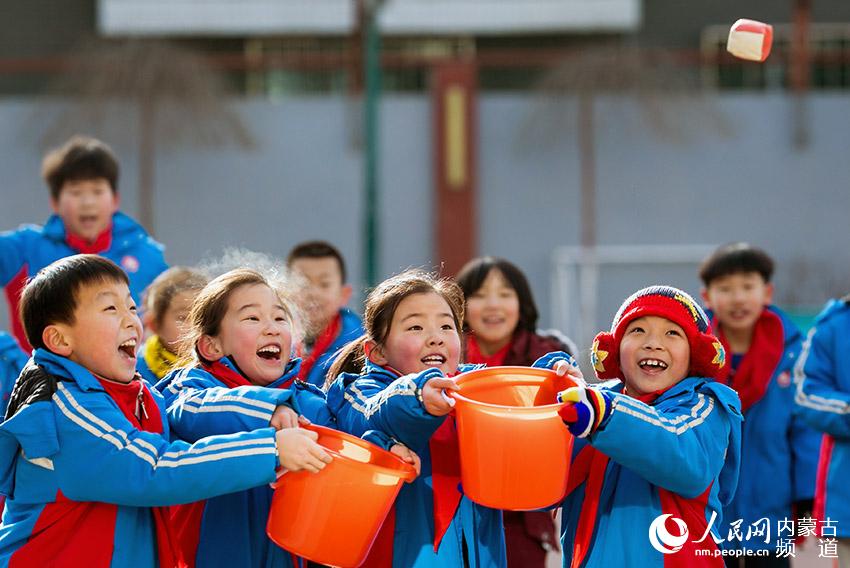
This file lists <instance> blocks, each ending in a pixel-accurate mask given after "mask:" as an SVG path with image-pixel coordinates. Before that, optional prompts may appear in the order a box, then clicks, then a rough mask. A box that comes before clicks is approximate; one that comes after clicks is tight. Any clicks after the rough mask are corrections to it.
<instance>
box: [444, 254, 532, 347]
mask: <svg viewBox="0 0 850 568" xmlns="http://www.w3.org/2000/svg"><path fill="white" fill-rule="evenodd" d="M494 268H495V269H496V270H498V271H499V272H501V273H502V276H504V277H505V280H507V281H508V284H509V285H510V287H511V288H513V289H514V292H516V295H517V299H518V300H519V321H518V322H517V328H519V329H524V330H527V331H530V332H532V333H535V332H536V331H537V319H538V318H539V317H540V314H539V313H538V311H537V304H535V303H534V296H533V295H532V294H531V286H529V285H528V280H527V279H526V277H525V274H523V273H522V270H520V269H519V268H518V267H517V266H516V265H515V264H513V263H512V262H509V261H507V260H505V259H504V258H496V257H492V256H480V257H478V258H473V259H472V260H470V261H469V262H467V263H466V264H464V265H463V268H461V269H460V272H458V274H457V278H456V280H457V283H458V284H459V285H460V287H461V289H462V290H463V295H464V296H465V297H466V298H467V300H468V299H469V297H470V296H472V294H474V293H475V292H477V291H478V289H479V288H481V285H482V284H484V280H485V279H486V278H487V275H488V274H490V271H491V270H493V269H494Z"/></svg>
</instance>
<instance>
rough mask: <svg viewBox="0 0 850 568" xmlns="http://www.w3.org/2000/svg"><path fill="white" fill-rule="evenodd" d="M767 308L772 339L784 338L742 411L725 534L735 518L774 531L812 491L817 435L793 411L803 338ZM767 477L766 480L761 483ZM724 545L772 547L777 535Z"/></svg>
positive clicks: (725, 512) (780, 314)
mask: <svg viewBox="0 0 850 568" xmlns="http://www.w3.org/2000/svg"><path fill="white" fill-rule="evenodd" d="M766 309H767V310H769V311H770V312H771V313H772V314H774V315H776V316H777V317H778V318H779V321H780V322H781V329H782V337H777V338H776V340H777V341H782V342H783V350H782V355H781V358H780V359H779V361H778V364H777V365H776V367H775V368H774V369H773V371H772V373H771V374H770V378H769V382H768V383H767V387H766V389H765V390H764V394H763V395H762V397H761V398H760V399H759V400H758V401H757V402H754V403H753V404H752V405H751V406H750V407H749V408H748V409H744V412H743V416H744V423H743V426H742V429H741V473H740V475H739V476H738V489H737V491H736V492H735V497H734V498H733V499H732V502H731V503H729V505H727V506H726V507H725V508H724V509H723V520H724V529H723V530H722V531H721V536H723V537H724V538H726V536H727V535H728V534H729V529H730V528H731V527H730V523H733V522H736V521H738V520H739V519H740V520H743V523H742V526H743V527H748V526H749V525H751V524H752V523H754V522H756V521H758V520H759V519H763V518H767V519H768V520H769V523H770V526H771V527H773V528H774V529H775V528H776V527H777V526H778V522H779V521H780V520H784V519H793V518H794V517H793V516H794V514H795V511H793V505H794V503H796V502H799V501H806V500H811V499H812V498H813V497H814V494H815V473H816V471H817V461H818V450H819V448H820V438H821V436H820V434H819V433H818V432H816V431H815V430H814V429H812V428H811V427H810V426H809V425H808V424H806V423H805V422H804V421H803V420H802V419H801V418H800V417H799V416H798V415H797V413H796V409H795V405H794V394H795V390H796V389H795V388H794V385H793V381H792V373H793V370H794V364H795V363H796V362H797V357H798V356H799V354H800V348H801V346H802V342H803V337H802V334H801V333H800V330H799V329H798V328H797V326H796V325H794V323H793V322H792V321H791V320H790V319H788V317H787V316H786V315H785V314H784V313H783V312H782V311H781V310H779V309H778V308H776V307H774V306H769V307H768V308H766ZM709 317H711V312H709ZM766 479H769V480H770V483H765V480H766ZM799 513H803V511H799ZM724 546H725V547H726V548H745V549H762V550H764V549H768V550H772V551H775V550H776V547H777V538H776V534H775V533H774V534H773V535H772V537H771V539H770V540H769V542H765V541H764V539H756V538H751V539H743V540H728V539H727V541H726V544H725V545H724Z"/></svg>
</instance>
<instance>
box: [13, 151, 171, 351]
mask: <svg viewBox="0 0 850 568" xmlns="http://www.w3.org/2000/svg"><path fill="white" fill-rule="evenodd" d="M42 176H43V177H44V181H45V183H46V184H47V186H48V187H49V188H50V207H51V208H52V209H53V215H52V216H51V217H50V218H49V219H48V220H47V223H45V225H44V226H43V227H40V226H37V225H24V226H22V227H20V228H19V229H17V230H15V231H9V232H5V233H2V234H0V286H3V287H4V288H5V291H6V298H7V301H8V303H9V307H10V309H9V313H10V314H12V315H11V316H10V318H11V330H10V331H11V332H12V334H13V335H15V337H16V339H17V340H18V343H20V344H21V346H22V347H23V348H24V349H25V350H26V351H29V349H30V345H29V343H28V341H27V338H26V334H25V333H24V330H23V326H22V325H21V322H20V319H19V318H18V317H17V314H18V309H17V306H18V301H19V298H20V292H21V290H22V288H23V285H24V283H25V282H26V280H27V278H32V277H33V276H35V274H36V273H38V271H39V270H41V269H42V268H44V267H45V266H47V265H48V264H50V263H51V262H53V261H55V260H58V259H60V258H63V257H66V256H71V255H74V254H78V253H91V254H99V255H101V256H103V257H106V258H108V259H110V260H112V261H113V262H115V263H116V264H118V265H119V266H120V267H121V268H122V269H123V270H124V272H126V273H127V276H128V277H129V282H130V292H131V293H132V295H133V298H134V299H135V300H136V301H137V302H138V301H139V299H140V296H141V293H142V291H143V290H144V289H145V288H146V287H147V286H148V284H150V283H151V281H153V279H154V278H156V276H157V275H158V274H159V273H160V272H162V271H163V270H165V269H166V268H167V265H166V264H165V260H164V258H163V253H162V251H163V246H162V245H161V244H159V243H158V242H156V241H154V240H153V239H152V238H151V237H150V236H148V234H147V233H146V232H145V230H144V228H142V226H141V225H139V224H138V223H136V222H135V221H134V220H133V219H131V218H130V217H128V216H126V215H124V214H123V213H121V212H120V211H118V206H119V203H120V199H119V196H118V177H119V168H118V161H117V160H116V158H115V155H114V154H113V153H112V150H111V149H110V148H109V147H108V146H107V145H106V144H104V143H103V142H100V141H99V140H95V139H94V138H87V137H84V136H75V137H73V138H71V139H70V140H69V141H68V142H67V143H65V145H64V146H62V147H61V148H57V149H55V150H53V151H51V152H49V153H48V154H47V155H46V156H45V157H44V162H43V164H42Z"/></svg>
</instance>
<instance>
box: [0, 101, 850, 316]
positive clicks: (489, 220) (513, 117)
mask: <svg viewBox="0 0 850 568" xmlns="http://www.w3.org/2000/svg"><path fill="white" fill-rule="evenodd" d="M713 104H715V105H716V109H719V110H720V111H721V112H720V115H721V116H723V117H725V120H726V121H727V122H728V123H729V124H730V125H731V126H732V131H731V133H730V134H729V135H727V136H726V137H722V136H720V135H718V134H717V131H716V129H715V128H713V126H712V124H713V121H712V120H711V119H705V118H701V119H698V118H697V117H698V116H701V112H702V111H701V107H698V106H696V107H695V106H684V107H682V106H675V105H673V104H672V102H671V104H670V105H664V108H665V109H666V110H667V111H670V113H669V116H672V117H674V119H675V120H674V122H675V124H677V125H678V126H677V130H678V132H679V133H680V135H681V136H680V138H679V139H669V138H665V137H663V136H660V135H659V133H658V132H657V130H656V129H654V128H653V127H652V126H651V123H650V122H648V121H647V119H646V117H645V115H644V113H642V111H641V109H640V108H639V107H638V106H637V104H636V103H635V102H634V101H631V100H627V99H620V98H602V99H600V100H599V101H597V104H596V107H595V108H596V112H595V121H596V148H597V182H598V211H599V216H598V234H599V242H600V244H603V245H616V244H655V245H663V244H693V243H696V244H714V243H722V242H727V241H731V240H738V239H746V240H750V241H752V242H755V243H758V244H760V245H762V246H764V247H765V248H767V249H768V250H769V251H770V252H771V253H773V254H774V255H775V256H776V258H777V260H778V262H779V270H778V274H777V286H778V299H779V301H780V302H783V303H785V304H793V305H805V306H812V305H817V304H819V303H820V302H822V301H823V300H825V299H826V298H827V297H828V296H830V295H834V294H838V293H841V292H842V291H843V290H845V289H846V288H850V262H848V260H850V258H848V257H850V252H848V247H847V243H848V242H850V223H848V222H847V214H848V211H850V192H848V191H847V188H848V186H850V160H848V143H847V141H848V138H847V132H850V97H849V96H847V95H832V94H816V95H813V96H811V97H810V99H809V101H808V121H809V122H808V124H809V127H810V133H811V143H810V145H809V147H807V148H805V149H802V150H800V149H797V148H795V147H794V145H793V144H792V135H791V122H790V117H791V113H792V106H791V101H790V99H789V98H787V97H785V96H784V95H779V94H777V95H768V96H757V95H724V96H722V97H720V98H718V99H715V100H714V103H713ZM235 106H236V110H237V111H238V113H239V115H240V116H241V117H242V118H243V120H244V121H245V122H246V124H247V125H248V126H249V127H250V129H251V131H252V132H253V134H254V137H255V139H256V147H255V148H254V149H252V150H243V149H238V148H235V147H233V146H226V147H219V148H202V147H197V146H193V145H190V144H187V143H178V142H173V141H169V140H160V146H159V149H158V152H157V156H156V159H157V163H156V166H157V170H156V174H157V175H156V182H157V191H156V236H157V238H159V239H160V240H162V241H163V242H165V243H166V244H167V245H168V249H167V258H168V260H169V262H171V263H195V262H198V261H199V260H200V259H201V258H202V257H204V256H208V255H215V254H217V253H219V252H220V251H221V250H222V248H223V247H225V246H243V247H247V248H250V249H254V250H260V251H264V252H268V253H271V254H274V255H278V256H282V255H283V254H285V252H286V251H287V250H288V248H289V247H290V246H291V245H292V244H294V243H295V242H297V241H299V240H303V239H307V238H319V237H321V238H327V239H328V240H330V241H332V242H335V243H336V244H337V245H339V247H340V248H341V249H342V251H343V252H344V254H345V255H346V257H347V258H348V260H349V264H350V266H351V273H352V280H353V281H354V282H360V279H361V273H362V271H361V259H362V244H361V241H360V237H361V215H362V204H361V193H360V186H361V158H360V155H359V150H358V149H357V147H356V145H355V144H353V142H352V140H353V138H355V137H356V131H357V129H356V128H355V126H354V125H355V124H356V113H355V112H354V111H353V110H352V108H351V107H350V106H349V104H348V103H347V102H346V101H345V100H344V99H342V98H337V97H316V98H300V99H289V100H284V101H283V102H280V103H270V102H265V101H247V102H244V101H243V102H237V103H236V105H235ZM61 108H62V107H61V105H60V104H59V103H57V102H55V101H54V102H51V103H38V104H36V103H32V102H24V101H15V100H4V101H0V228H3V229H6V228H13V227H15V226H17V225H18V224H20V223H22V222H41V221H42V220H43V219H44V218H45V217H46V213H47V192H46V189H44V187H43V184H42V183H41V181H40V180H39V179H38V170H39V164H40V157H41V155H42V153H43V151H44V148H45V144H44V141H43V137H44V133H45V132H46V131H47V127H48V125H49V124H51V122H52V121H54V120H55V117H56V116H57V115H58V113H59V111H60V110H61ZM698 111H699V112H698ZM479 112H480V118H479V141H480V149H479V151H480V156H479V164H480V178H479V179H480V187H479V197H480V225H479V227H478V234H479V238H480V252H481V253H482V254H495V255H501V256H505V257H507V258H509V259H511V260H513V261H514V262H516V263H517V264H519V265H520V266H521V267H522V268H523V269H524V270H525V271H526V272H527V273H528V275H529V278H530V280H531V282H532V284H533V287H534V290H535V294H536V297H537V300H538V302H539V304H540V308H541V313H542V315H543V317H542V321H541V323H542V324H543V325H551V324H552V322H553V317H552V315H551V310H552V306H551V303H550V296H551V293H552V290H551V289H550V276H551V257H552V251H553V249H554V247H556V246H558V245H576V244H577V243H578V240H579V234H580V233H579V228H580V225H579V223H580V215H579V200H578V199H579V183H580V178H579V159H578V154H577V143H576V135H575V125H576V120H575V103H574V101H573V100H571V99H562V100H560V101H558V102H556V103H555V104H552V103H546V104H544V103H542V102H541V101H540V100H538V99H536V98H534V97H532V96H528V95H519V94H517V95H506V94H505V95H498V94H486V95H484V96H482V99H481V101H480V105H479ZM117 116H118V117H119V118H117V119H116V120H117V122H113V123H112V124H111V125H102V124H100V125H98V124H95V123H90V124H89V127H88V128H87V130H89V132H91V133H93V134H95V135H100V136H104V137H105V138H106V139H107V140H109V141H111V143H112V144H113V145H114V147H115V149H116V151H117V153H118V154H119V155H120V156H121V159H122V166H123V173H122V183H121V196H122V204H123V208H124V210H125V211H127V212H128V213H129V214H131V215H135V214H136V213H137V211H138V207H137V193H136V176H137V169H138V168H137V160H136V154H135V152H136V150H135V143H134V140H135V132H136V128H135V124H136V120H135V115H134V113H133V111H132V109H124V110H123V111H122V112H118V113H117ZM382 120H383V122H382V126H381V137H382V146H381V147H382V152H383V153H382V157H381V163H380V176H381V182H382V187H381V192H382V200H383V201H382V208H381V223H382V235H383V236H382V254H381V272H382V273H383V274H385V275H388V274H390V273H393V272H396V271H398V270H400V269H403V268H406V267H408V266H426V267H434V266H437V265H438V263H439V259H436V258H434V257H433V253H432V227H433V211H432V209H433V203H432V197H431V185H432V180H431V173H430V171H431V163H432V161H431V141H430V108H429V102H428V99H427V98H426V97H423V96H418V95H411V96H397V95H393V96H388V97H386V98H385V100H384V102H383V107H382ZM602 276H603V282H602V283H601V284H600V293H601V296H600V305H599V322H600V324H602V323H604V322H605V321H606V320H608V319H609V318H610V317H611V315H612V313H613V311H614V309H615V308H616V304H617V303H618V302H619V301H620V300H621V299H622V297H624V296H625V294H626V293H628V292H630V291H633V290H634V289H636V288H637V287H638V286H642V285H645V284H650V283H653V282H654V281H658V280H670V281H671V282H672V283H675V284H678V285H680V286H684V287H686V288H688V289H689V290H691V291H693V292H697V291H698V289H697V283H696V279H695V277H694V276H693V273H692V271H691V270H690V269H687V270H684V271H682V270H678V271H673V272H664V271H654V270H646V269H644V270H637V269H634V270H627V269H617V270H614V271H613V272H611V273H609V274H606V273H603V275H602ZM2 321H5V318H3V320H2ZM4 327H5V325H4Z"/></svg>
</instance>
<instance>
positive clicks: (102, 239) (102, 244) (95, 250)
mask: <svg viewBox="0 0 850 568" xmlns="http://www.w3.org/2000/svg"><path fill="white" fill-rule="evenodd" d="M65 243H66V244H67V245H68V246H69V247H71V248H72V249H74V250H75V251H77V252H79V253H81V254H100V253H102V252H103V251H105V250H109V247H110V246H112V223H109V226H108V227H107V228H106V230H105V231H103V232H102V233H101V234H99V235H98V236H97V238H96V239H95V240H94V242H92V243H90V242H88V241H87V240H86V239H84V238H83V237H81V236H80V235H75V234H74V233H71V232H70V231H67V230H66V231H65Z"/></svg>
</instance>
